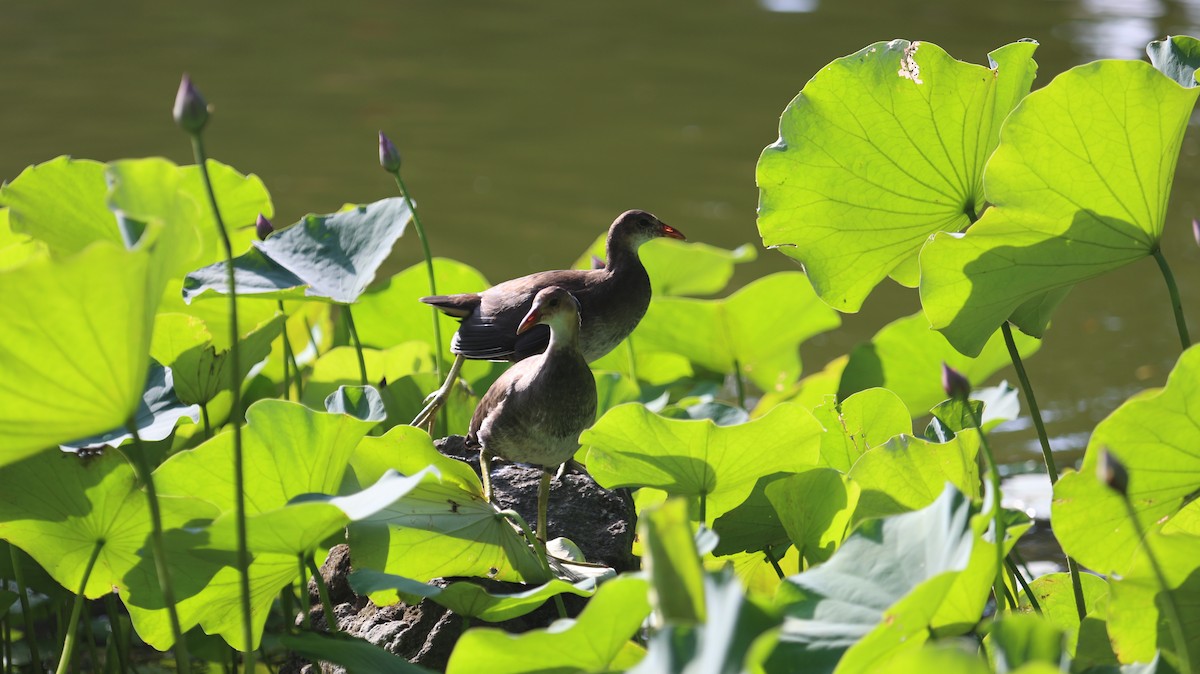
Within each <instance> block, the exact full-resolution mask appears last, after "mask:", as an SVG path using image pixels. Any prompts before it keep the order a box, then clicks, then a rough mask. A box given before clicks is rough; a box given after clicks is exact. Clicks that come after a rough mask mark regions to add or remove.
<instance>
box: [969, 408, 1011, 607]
mask: <svg viewBox="0 0 1200 674" xmlns="http://www.w3.org/2000/svg"><path fill="white" fill-rule="evenodd" d="M963 404H965V405H966V406H967V409H968V410H970V412H971V421H972V422H974V424H975V430H976V431H978V432H979V444H980V446H981V447H983V456H984V458H985V459H986V460H987V466H988V478H989V480H988V481H989V483H990V484H991V486H992V512H991V518H992V526H993V528H995V530H996V577H997V579H998V585H997V587H996V588H995V589H996V610H997V611H999V610H1000V602H1001V599H1002V594H1007V593H1008V588H1007V587H1006V586H1005V584H1004V520H1003V519H1002V518H1001V510H1000V469H999V466H998V465H997V464H996V456H995V455H994V454H992V446H991V445H990V444H989V443H988V439H987V435H986V434H985V433H984V432H983V420H982V419H980V418H979V413H978V412H977V411H975V407H974V406H973V405H972V404H971V401H970V400H969V399H963ZM1014 608H1015V606H1014Z"/></svg>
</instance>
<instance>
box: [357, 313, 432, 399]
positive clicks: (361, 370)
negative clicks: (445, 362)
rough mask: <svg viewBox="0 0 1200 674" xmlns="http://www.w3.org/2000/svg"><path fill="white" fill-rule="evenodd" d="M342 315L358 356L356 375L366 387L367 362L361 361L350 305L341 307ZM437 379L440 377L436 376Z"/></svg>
mask: <svg viewBox="0 0 1200 674" xmlns="http://www.w3.org/2000/svg"><path fill="white" fill-rule="evenodd" d="M342 310H343V311H344V315H345V316H346V329H347V330H349V331H350V339H351V341H353V342H354V353H356V354H357V355H358V374H359V376H360V377H361V378H362V385H363V386H366V385H367V361H366V360H365V359H363V350H362V342H361V341H359V339H358V330H357V329H356V328H355V327H354V314H353V312H351V311H350V305H349V304H346V305H343V306H342ZM438 376H439V377H440V376H441V375H438Z"/></svg>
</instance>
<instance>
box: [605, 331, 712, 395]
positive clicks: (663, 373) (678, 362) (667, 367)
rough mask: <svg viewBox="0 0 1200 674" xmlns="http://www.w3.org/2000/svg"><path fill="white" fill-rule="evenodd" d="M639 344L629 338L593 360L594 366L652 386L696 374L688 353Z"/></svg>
mask: <svg viewBox="0 0 1200 674" xmlns="http://www.w3.org/2000/svg"><path fill="white" fill-rule="evenodd" d="M637 346H638V344H637V340H634V339H626V340H625V341H624V342H622V344H621V345H620V346H618V347H617V348H615V349H613V350H612V351H609V352H608V353H606V354H605V355H603V356H601V357H600V358H598V359H596V360H594V361H592V369H593V370H595V371H597V372H599V371H610V372H618V373H620V374H621V375H622V376H624V377H628V378H629V379H630V380H631V381H637V382H644V383H646V384H649V385H650V386H667V385H668V384H673V383H675V382H676V381H678V380H680V379H688V378H690V377H691V376H692V375H693V374H694V371H693V370H692V364H691V363H690V362H689V361H688V359H687V358H685V357H684V356H681V355H679V354H677V353H666V352H663V351H650V350H648V349H639V348H637Z"/></svg>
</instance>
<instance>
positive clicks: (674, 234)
mask: <svg viewBox="0 0 1200 674" xmlns="http://www.w3.org/2000/svg"><path fill="white" fill-rule="evenodd" d="M662 235H663V236H665V237H668V238H671V239H679V240H680V241H687V237H686V236H684V235H683V232H681V231H679V230H678V229H675V228H674V227H672V226H670V225H663V226H662Z"/></svg>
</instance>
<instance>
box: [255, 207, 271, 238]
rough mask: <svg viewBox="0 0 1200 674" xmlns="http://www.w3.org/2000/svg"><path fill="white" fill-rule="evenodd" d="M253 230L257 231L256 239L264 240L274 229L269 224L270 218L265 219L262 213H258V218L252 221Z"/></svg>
mask: <svg viewBox="0 0 1200 674" xmlns="http://www.w3.org/2000/svg"><path fill="white" fill-rule="evenodd" d="M254 231H256V232H258V239H259V240H260V241H266V240H267V237H268V236H270V235H271V232H274V231H275V228H274V227H272V226H271V221H270V220H268V219H266V217H264V216H263V214H262V213H259V214H258V219H257V220H255V221H254Z"/></svg>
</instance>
